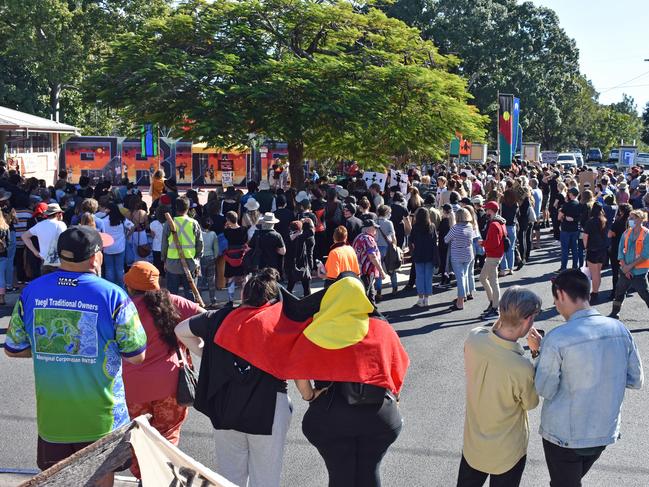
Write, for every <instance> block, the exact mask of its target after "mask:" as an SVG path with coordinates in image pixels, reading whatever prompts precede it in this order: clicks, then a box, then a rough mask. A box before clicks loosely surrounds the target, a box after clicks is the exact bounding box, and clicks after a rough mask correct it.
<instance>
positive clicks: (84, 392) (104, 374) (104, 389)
mask: <svg viewBox="0 0 649 487" xmlns="http://www.w3.org/2000/svg"><path fill="white" fill-rule="evenodd" d="M102 235H104V236H103V237H102ZM110 240H111V239H110V237H109V236H106V235H105V234H100V233H99V232H97V231H96V230H93V229H92V228H90V227H83V226H78V227H72V228H69V229H67V230H65V231H64V232H63V233H61V235H60V236H59V238H58V240H57V248H56V249H57V251H58V252H57V253H58V255H59V256H60V260H61V261H60V269H59V270H58V271H57V272H52V273H49V274H47V275H44V276H42V277H40V278H38V279H35V280H34V281H32V282H31V283H30V284H29V285H28V286H27V287H25V289H23V292H22V294H21V296H20V298H19V300H18V301H17V302H16V305H15V307H14V311H13V314H12V317H11V321H10V323H9V329H8V330H7V337H6V341H5V344H4V349H5V353H6V354H7V355H8V356H10V357H27V358H28V357H33V362H34V376H35V377H34V378H35V387H36V416H37V419H38V421H37V426H38V449H37V464H38V467H39V468H40V469H41V470H46V469H48V468H49V467H51V466H53V465H55V464H56V463H58V462H60V461H61V460H64V459H65V458H67V457H69V456H71V455H73V454H74V453H76V452H78V451H79V450H81V449H83V448H85V447H86V446H88V445H90V444H91V443H93V442H95V441H96V440H99V439H100V438H102V437H104V436H106V435H107V434H109V433H110V432H111V431H113V430H115V429H118V428H120V427H122V426H125V425H127V424H128V422H129V415H128V411H127V408H126V401H125V397H124V385H123V381H122V366H121V362H122V358H124V360H126V361H127V362H130V363H133V364H140V363H142V362H143V361H144V357H145V349H146V335H145V332H144V329H143V328H142V324H141V323H140V319H139V317H138V313H137V310H136V308H135V306H134V305H133V303H132V302H131V300H130V298H129V297H128V295H127V294H126V292H125V291H124V290H123V289H121V288H120V287H119V286H117V285H115V284H113V283H111V282H109V281H108V280H105V279H101V278H100V277H98V276H97V274H99V271H100V269H101V264H102V249H103V247H104V245H106V244H109V243H110ZM49 300H53V301H55V302H57V303H59V304H58V305H57V307H54V308H53V307H51V306H50V305H49V304H48V303H49V302H50V301H49ZM73 319H75V320H83V322H84V324H85V325H84V326H85V327H86V328H85V331H84V336H83V337H77V336H76V335H72V334H70V335H69V340H50V339H48V338H47V337H50V336H53V335H54V334H69V333H70V332H69V331H67V326H66V325H61V323H68V322H70V320H73ZM86 337H90V340H87V339H85V338H86ZM75 355H76V356H80V357H83V358H85V359H86V360H69V358H70V357H72V356H75ZM52 358H57V360H52ZM124 468H127V465H125V466H123V467H120V468H119V470H123V469H124ZM95 485H98V486H112V485H113V473H109V474H107V475H105V476H104V477H103V478H101V479H99V480H97V481H96V483H95Z"/></svg>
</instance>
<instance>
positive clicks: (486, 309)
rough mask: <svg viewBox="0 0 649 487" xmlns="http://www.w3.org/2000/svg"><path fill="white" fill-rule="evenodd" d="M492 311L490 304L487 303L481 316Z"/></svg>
mask: <svg viewBox="0 0 649 487" xmlns="http://www.w3.org/2000/svg"><path fill="white" fill-rule="evenodd" d="M492 309H493V306H491V303H489V306H487V307H486V308H485V309H484V311H483V312H482V314H483V315H485V314H487V313H489V311H491V310H492Z"/></svg>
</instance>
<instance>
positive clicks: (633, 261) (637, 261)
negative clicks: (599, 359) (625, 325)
mask: <svg viewBox="0 0 649 487" xmlns="http://www.w3.org/2000/svg"><path fill="white" fill-rule="evenodd" d="M646 221H647V214H646V213H645V211H644V210H633V211H632V212H631V213H630V214H629V218H628V221H627V223H628V225H629V229H628V230H626V231H625V232H624V234H623V235H622V237H621V238H620V244H619V246H618V255H617V258H618V261H619V264H620V273H619V276H618V281H617V285H616V286H615V298H614V299H613V309H612V310H611V314H609V316H610V317H611V318H616V319H617V318H618V317H619V314H620V310H621V309H622V303H623V302H624V299H625V297H626V293H627V291H628V290H629V288H633V289H635V290H636V291H637V292H638V294H639V295H640V297H641V298H642V300H643V301H644V302H645V304H646V305H647V307H649V289H648V288H647V272H649V239H646V236H647V233H649V229H647V228H646V227H645V226H644V223H645V222H646ZM645 240H646V241H645Z"/></svg>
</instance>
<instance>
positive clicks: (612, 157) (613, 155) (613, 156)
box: [608, 149, 620, 162]
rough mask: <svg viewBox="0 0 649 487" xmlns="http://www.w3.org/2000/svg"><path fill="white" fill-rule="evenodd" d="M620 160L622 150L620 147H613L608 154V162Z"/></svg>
mask: <svg viewBox="0 0 649 487" xmlns="http://www.w3.org/2000/svg"><path fill="white" fill-rule="evenodd" d="M619 160H620V151H619V149H613V150H612V151H611V152H609V154H608V162H617V161H619Z"/></svg>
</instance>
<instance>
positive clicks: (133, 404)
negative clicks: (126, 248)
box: [122, 261, 205, 478]
mask: <svg viewBox="0 0 649 487" xmlns="http://www.w3.org/2000/svg"><path fill="white" fill-rule="evenodd" d="M159 281H160V271H158V269H157V268H156V267H155V266H154V265H153V264H150V263H149V262H145V261H138V262H135V263H134V264H133V265H132V266H131V268H130V270H129V271H128V272H127V273H126V274H125V275H124V284H125V285H126V290H127V291H128V293H129V295H130V296H131V298H132V300H133V303H134V304H135V307H136V308H137V312H138V314H139V315H140V320H141V321H142V326H143V327H144V330H145V331H146V337H147V351H146V358H145V359H144V362H143V363H142V364H140V365H138V366H137V367H135V366H131V364H129V363H128V362H126V361H124V362H123V366H124V369H123V373H122V375H123V379H124V387H125V389H126V405H127V407H128V412H129V415H130V416H131V418H135V417H136V416H140V415H142V414H151V416H152V418H151V420H150V421H149V422H150V423H151V426H153V427H154V428H156V429H157V430H158V431H159V432H160V434H162V436H164V437H165V438H166V439H168V440H169V441H170V442H171V443H173V444H174V445H178V442H179V440H180V428H181V427H182V425H183V423H184V421H185V419H186V418H187V412H188V411H187V407H186V406H181V405H180V404H178V402H177V400H176V389H177V387H178V372H179V367H180V357H182V359H183V360H185V359H188V358H189V354H188V351H187V349H186V348H185V347H184V346H182V345H181V344H179V343H178V342H177V341H176V335H175V333H174V329H175V327H176V325H177V324H178V323H180V322H181V321H183V320H186V319H188V318H190V317H192V316H194V315H197V314H200V313H203V312H204V311H205V310H204V309H203V308H201V307H200V306H198V305H197V304H196V303H194V302H193V301H189V300H188V299H185V298H183V297H180V296H176V295H174V294H171V293H169V291H168V290H166V289H160V284H159ZM131 472H133V475H135V476H136V477H138V478H140V470H139V467H138V464H137V461H136V459H135V458H134V459H133V464H132V466H131Z"/></svg>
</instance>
